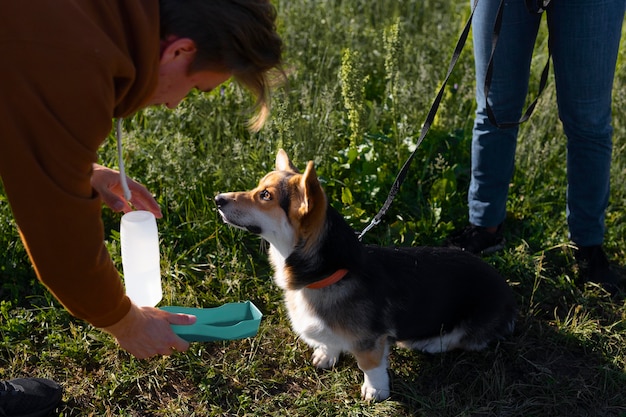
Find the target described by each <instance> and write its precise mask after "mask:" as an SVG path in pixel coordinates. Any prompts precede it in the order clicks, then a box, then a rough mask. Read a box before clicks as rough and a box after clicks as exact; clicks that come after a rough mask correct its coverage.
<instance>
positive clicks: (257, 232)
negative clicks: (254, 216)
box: [217, 209, 263, 235]
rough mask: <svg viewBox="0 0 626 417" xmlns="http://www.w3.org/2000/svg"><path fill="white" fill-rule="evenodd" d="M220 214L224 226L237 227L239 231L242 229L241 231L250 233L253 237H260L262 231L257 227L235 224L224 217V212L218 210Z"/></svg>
mask: <svg viewBox="0 0 626 417" xmlns="http://www.w3.org/2000/svg"><path fill="white" fill-rule="evenodd" d="M217 211H218V212H219V213H220V217H221V218H222V221H223V222H224V223H226V224H229V225H231V226H234V227H237V228H239V229H243V230H247V231H248V232H250V233H254V234H255V235H260V234H261V232H262V231H263V230H262V229H261V228H260V227H259V226H256V225H253V224H239V223H236V222H234V221H232V220H230V219H229V218H228V217H226V215H225V214H224V212H223V211H222V210H220V209H218V210H217Z"/></svg>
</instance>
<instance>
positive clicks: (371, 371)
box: [353, 336, 390, 401]
mask: <svg viewBox="0 0 626 417" xmlns="http://www.w3.org/2000/svg"><path fill="white" fill-rule="evenodd" d="M353 353H354V356H355V357H356V361H357V363H358V365H359V368H360V369H361V370H362V371H363V374H364V377H365V379H364V381H363V385H362V386H361V396H362V397H363V399H364V400H366V401H372V400H373V401H382V400H385V399H387V398H389V395H390V391H389V374H388V373H387V356H388V355H389V343H388V341H387V337H385V336H383V337H381V338H380V339H378V340H377V341H376V343H375V345H374V348H373V349H364V350H357V351H356V352H353Z"/></svg>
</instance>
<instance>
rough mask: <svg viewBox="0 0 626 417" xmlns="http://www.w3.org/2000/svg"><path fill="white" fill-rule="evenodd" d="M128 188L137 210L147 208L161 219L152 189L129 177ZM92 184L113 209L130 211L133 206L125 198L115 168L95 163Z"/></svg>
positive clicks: (159, 209) (161, 215)
mask: <svg viewBox="0 0 626 417" xmlns="http://www.w3.org/2000/svg"><path fill="white" fill-rule="evenodd" d="M126 178H127V182H128V188H129V189H130V192H131V194H132V196H131V199H130V202H131V203H132V204H133V206H134V208H135V209H137V210H146V211H149V212H151V213H152V214H154V217H156V218H157V219H160V218H161V217H163V214H162V213H161V208H160V207H159V204H158V203H157V202H156V200H155V199H154V197H153V196H152V194H151V193H150V191H148V189H147V188H146V187H144V186H143V185H141V184H139V183H138V182H136V181H134V180H132V179H130V178H128V177H126ZM91 186H92V187H93V189H94V190H96V191H97V192H98V194H99V195H100V198H101V199H102V201H103V202H104V204H106V205H107V206H108V207H109V208H110V209H111V210H113V211H117V212H120V211H123V212H124V213H128V212H129V211H133V208H132V207H131V206H130V205H129V204H128V202H127V201H126V199H125V198H124V190H123V189H122V183H121V182H120V173H119V172H118V171H116V170H114V169H110V168H107V167H104V166H102V165H98V164H93V173H92V174H91Z"/></svg>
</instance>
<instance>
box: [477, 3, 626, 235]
mask: <svg viewBox="0 0 626 417" xmlns="http://www.w3.org/2000/svg"><path fill="white" fill-rule="evenodd" d="M472 3H473V0H472ZM499 4H500V0H478V5H477V7H476V11H475V14H474V20H473V39H474V54H475V61H476V102H477V110H476V118H475V121H474V130H473V137H472V175H471V182H470V188H469V196H468V201H469V216H470V223H472V224H475V225H477V226H485V227H491V226H497V225H499V224H500V223H502V222H503V221H504V219H505V217H506V200H507V196H508V189H509V183H510V181H511V178H512V176H513V169H514V164H515V149H516V142H517V134H518V128H508V129H499V128H497V127H495V126H493V125H492V124H491V123H490V122H489V119H488V118H487V113H486V110H485V95H484V89H483V87H484V80H485V73H486V71H487V64H488V62H489V55H490V53H491V37H492V34H493V25H494V21H495V17H496V13H497V9H498V6H499ZM625 8H626V0H552V2H551V3H550V5H549V6H548V10H547V11H546V12H545V13H546V14H547V22H548V30H549V39H550V40H549V42H550V49H551V51H552V62H553V67H554V76H555V83H556V91H557V103H558V111H559V118H560V119H561V121H562V123H563V129H564V132H565V135H566V136H567V181H568V186H567V222H568V226H569V232H570V238H571V239H572V241H573V242H575V243H576V244H578V245H580V246H591V245H599V244H601V243H602V241H603V239H604V218H605V212H606V208H607V205H608V200H609V171H610V164H611V152H612V138H611V135H612V127H611V90H612V87H613V78H614V75H615V65H616V60H617V53H618V48H619V42H620V36H621V28H622V24H623V21H624V12H625ZM540 20H541V15H538V14H532V13H530V12H528V10H527V9H526V5H525V1H524V0H506V1H505V6H504V14H503V19H502V28H501V30H500V37H499V40H498V45H497V49H496V53H495V56H494V63H493V78H492V82H491V87H490V90H489V97H488V99H489V105H490V106H491V108H492V109H493V111H494V114H495V116H496V120H497V121H498V123H503V122H514V121H517V120H519V118H520V116H521V113H522V110H523V107H524V103H525V99H526V95H527V92H528V83H529V74H530V63H531V59H532V54H533V48H534V43H535V39H536V36H537V31H538V28H539V23H540Z"/></svg>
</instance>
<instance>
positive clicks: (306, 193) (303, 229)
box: [215, 151, 326, 257]
mask: <svg viewBox="0 0 626 417" xmlns="http://www.w3.org/2000/svg"><path fill="white" fill-rule="evenodd" d="M215 201H216V203H217V205H218V210H219V212H220V214H221V216H222V219H223V220H224V221H225V222H226V223H228V224H231V225H233V226H236V227H239V228H241V229H245V230H248V231H250V232H252V233H256V234H259V235H261V236H262V237H263V238H264V239H265V240H267V241H268V242H270V243H271V244H272V245H273V246H275V247H276V248H277V249H278V250H279V252H280V253H281V254H282V256H284V257H286V256H288V255H289V253H291V251H292V250H293V248H294V246H295V245H296V244H297V243H303V244H304V246H305V248H307V247H310V246H311V245H312V243H313V242H315V241H316V240H317V239H310V238H311V237H312V236H313V235H314V234H315V233H319V230H320V229H321V228H320V227H319V225H320V223H323V221H324V217H325V213H326V196H325V194H324V192H323V190H322V188H321V186H320V184H319V181H318V179H317V175H316V173H315V169H314V167H313V162H309V164H308V165H307V169H306V171H305V172H304V174H300V173H298V171H297V170H296V168H295V167H294V166H293V164H292V163H291V161H290V160H289V158H288V157H287V155H286V154H285V152H284V151H281V152H279V153H278V155H277V157H276V171H272V172H270V173H268V174H267V175H265V176H264V177H263V178H261V180H260V181H259V183H258V185H257V187H256V188H254V189H253V190H250V191H242V192H231V193H223V194H219V195H218V196H217V197H216V198H215ZM313 237H314V236H313Z"/></svg>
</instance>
